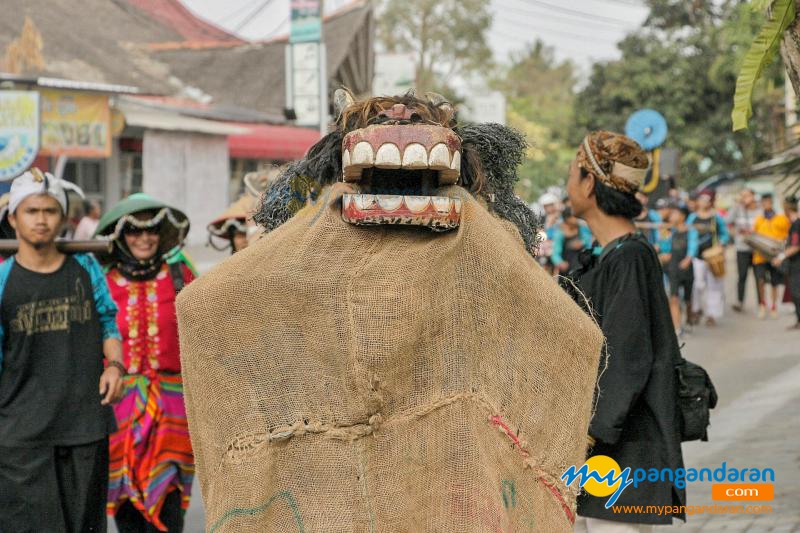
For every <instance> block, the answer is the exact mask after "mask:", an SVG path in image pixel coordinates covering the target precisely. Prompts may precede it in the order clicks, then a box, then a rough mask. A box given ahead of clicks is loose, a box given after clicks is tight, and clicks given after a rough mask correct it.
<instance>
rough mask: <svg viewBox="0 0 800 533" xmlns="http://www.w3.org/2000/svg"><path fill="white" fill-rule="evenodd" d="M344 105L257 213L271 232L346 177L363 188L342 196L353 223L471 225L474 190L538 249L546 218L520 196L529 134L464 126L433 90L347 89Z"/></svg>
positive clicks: (435, 227) (339, 103)
mask: <svg viewBox="0 0 800 533" xmlns="http://www.w3.org/2000/svg"><path fill="white" fill-rule="evenodd" d="M334 108H335V112H336V116H337V117H338V118H337V121H336V124H335V129H334V130H333V131H332V132H331V133H329V134H328V135H326V136H325V137H323V138H322V139H321V140H320V141H319V142H318V143H317V144H316V145H314V146H313V147H312V148H311V149H310V150H309V152H308V154H307V156H306V158H305V159H303V160H301V161H297V162H295V163H292V164H290V165H289V166H288V167H287V168H286V170H285V171H284V172H283V173H282V174H281V175H280V176H279V177H278V179H277V180H276V181H275V183H273V184H272V185H271V187H270V188H269V189H268V190H267V192H266V193H265V195H264V196H263V198H262V202H261V206H260V208H259V210H258V211H257V213H256V215H255V217H254V218H255V220H256V222H257V223H259V224H260V225H262V226H264V227H265V228H266V229H267V230H268V231H271V230H273V229H275V228H276V227H278V226H279V225H280V224H282V223H283V222H285V221H286V220H288V219H289V218H290V217H291V216H293V215H294V213H296V212H297V211H299V210H300V209H301V208H302V207H304V206H305V205H306V204H307V203H308V202H309V200H313V199H315V198H316V196H317V195H318V194H319V193H320V192H321V190H322V189H324V188H325V187H326V186H328V185H332V184H333V183H336V182H345V183H348V184H350V186H351V187H352V189H353V191H352V192H350V191H348V192H347V193H345V194H344V195H343V196H342V206H341V210H342V218H343V219H344V220H345V221H347V222H349V223H352V224H355V225H406V226H420V227H424V228H428V229H430V230H432V231H436V232H442V231H448V230H453V229H456V228H458V226H459V224H460V222H461V208H462V204H463V202H464V201H467V195H464V194H463V192H464V191H463V190H462V189H465V190H466V191H467V192H469V193H470V194H471V195H473V196H475V197H477V198H479V199H480V200H481V201H483V202H484V203H485V204H486V205H487V207H488V208H489V210H490V211H492V212H493V213H494V214H496V215H499V216H501V217H503V218H505V219H507V220H509V221H511V222H512V223H514V224H515V225H516V226H517V229H518V230H519V232H520V234H521V236H522V238H523V240H524V242H525V246H526V248H527V249H528V250H529V251H531V252H532V251H533V250H534V248H535V247H536V243H537V233H536V229H537V227H538V225H539V221H538V220H537V218H536V216H535V215H534V214H533V213H532V212H531V211H530V209H529V208H528V206H527V205H526V204H525V203H524V202H523V201H522V200H521V199H520V198H518V197H517V196H516V194H515V193H514V184H515V183H516V181H517V179H518V178H517V175H516V168H517V166H519V164H520V163H521V162H522V159H523V157H524V152H525V149H526V148H527V144H526V142H525V140H524V138H523V136H522V135H521V134H520V133H519V132H517V131H515V130H513V129H511V128H507V127H505V126H502V125H500V124H459V123H458V122H457V120H456V112H455V109H454V108H453V106H452V105H451V104H450V103H449V102H447V101H446V100H445V99H444V98H443V97H442V96H440V95H436V94H430V93H429V94H427V95H426V97H425V98H420V97H417V96H416V95H415V94H414V93H413V92H409V93H406V94H405V95H402V96H395V97H376V98H370V99H368V100H364V101H360V102H356V101H354V99H353V97H352V96H351V95H350V94H349V93H348V92H346V91H344V90H341V89H340V90H338V91H336V95H335V98H334ZM454 186H455V187H454ZM459 187H460V188H459Z"/></svg>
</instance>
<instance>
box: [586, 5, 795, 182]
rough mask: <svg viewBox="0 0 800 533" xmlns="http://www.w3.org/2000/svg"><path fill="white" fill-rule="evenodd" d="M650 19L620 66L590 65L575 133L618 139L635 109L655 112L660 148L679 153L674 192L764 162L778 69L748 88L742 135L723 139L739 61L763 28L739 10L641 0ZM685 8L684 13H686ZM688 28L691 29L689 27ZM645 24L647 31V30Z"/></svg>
mask: <svg viewBox="0 0 800 533" xmlns="http://www.w3.org/2000/svg"><path fill="white" fill-rule="evenodd" d="M648 3H649V4H650V7H651V10H652V12H651V15H650V18H649V19H648V22H647V23H646V25H645V27H643V28H642V29H641V30H640V31H639V32H637V33H635V34H633V35H629V36H628V37H627V38H625V39H624V40H623V41H622V42H621V43H620V44H619V48H620V50H621V52H622V58H621V59H620V60H618V61H611V62H605V63H599V64H596V65H594V67H593V69H592V73H591V77H590V79H589V83H588V84H587V85H586V87H585V88H584V89H583V90H582V91H581V92H580V94H579V95H578V98H577V102H576V110H575V120H576V125H577V126H578V127H577V128H576V131H578V132H580V133H578V134H577V136H576V137H575V138H573V144H574V143H575V142H578V141H580V138H579V136H580V135H581V134H582V132H585V131H587V130H593V129H600V128H603V129H611V130H616V131H623V130H624V126H625V121H626V119H627V117H628V116H629V115H630V114H631V113H632V112H634V111H636V110H637V109H640V108H643V107H650V108H653V109H657V110H658V111H660V112H661V113H662V114H663V115H664V116H665V117H666V119H667V122H668V124H669V128H670V134H669V139H668V141H667V146H674V147H677V148H678V149H679V150H680V152H681V180H682V185H683V186H686V187H689V186H693V185H695V184H697V183H699V182H700V181H701V180H702V179H704V178H705V177H707V176H709V175H713V174H715V173H717V172H720V171H722V170H730V169H735V168H742V167H746V166H747V165H749V164H752V163H754V162H756V161H759V160H761V159H764V158H766V157H768V156H769V154H770V150H771V148H772V146H773V145H774V143H775V141H776V134H777V132H778V130H779V128H777V127H775V126H776V124H775V120H774V118H775V116H777V115H775V112H776V111H777V110H778V107H779V106H780V104H781V103H782V102H781V100H782V89H781V85H782V83H783V81H782V76H781V72H780V68H779V67H778V66H777V65H773V66H771V67H769V68H768V69H767V70H766V71H765V73H764V77H765V78H766V83H763V84H760V85H759V86H757V88H756V92H755V94H754V98H753V107H754V113H755V115H754V120H753V122H752V127H751V129H750V130H747V131H743V132H738V133H733V132H732V131H731V116H730V113H731V103H732V95H733V93H734V90H735V87H736V78H737V74H738V70H739V67H740V65H741V63H742V59H743V57H744V54H745V53H746V51H747V50H748V48H749V46H750V43H751V42H752V41H753V38H754V37H755V35H756V34H757V33H758V31H759V29H760V28H761V26H762V25H763V23H764V17H763V15H760V14H758V13H754V12H753V11H752V10H751V9H750V7H749V6H748V5H746V4H742V3H740V2H734V1H728V2H726V3H724V4H722V5H719V6H717V5H716V4H715V3H713V2H702V1H699V0H698V1H691V2H690V1H688V0H649V1H648ZM690 8H691V9H690ZM692 20H694V21H695V23H694V24H693V23H691V21H692ZM648 24H649V25H650V26H648Z"/></svg>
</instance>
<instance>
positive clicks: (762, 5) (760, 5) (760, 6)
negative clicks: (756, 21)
mask: <svg viewBox="0 0 800 533" xmlns="http://www.w3.org/2000/svg"><path fill="white" fill-rule="evenodd" d="M772 1H773V0H752V2H751V5H752V7H753V11H766V10H767V8H769V6H771V5H772Z"/></svg>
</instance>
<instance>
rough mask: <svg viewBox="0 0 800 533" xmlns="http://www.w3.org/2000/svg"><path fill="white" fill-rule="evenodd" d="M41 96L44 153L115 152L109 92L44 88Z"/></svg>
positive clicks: (101, 154)
mask: <svg viewBox="0 0 800 533" xmlns="http://www.w3.org/2000/svg"><path fill="white" fill-rule="evenodd" d="M41 97H42V149H41V153H42V155H50V156H60V155H64V156H67V157H88V158H99V159H104V158H106V157H110V156H111V110H110V108H109V105H108V96H106V95H101V94H92V93H81V92H76V91H60V90H52V89H44V90H42V91H41Z"/></svg>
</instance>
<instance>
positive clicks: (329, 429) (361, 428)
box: [216, 392, 577, 522]
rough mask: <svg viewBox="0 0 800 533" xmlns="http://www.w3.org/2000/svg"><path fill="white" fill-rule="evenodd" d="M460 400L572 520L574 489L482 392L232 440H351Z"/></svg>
mask: <svg viewBox="0 0 800 533" xmlns="http://www.w3.org/2000/svg"><path fill="white" fill-rule="evenodd" d="M460 401H472V402H474V403H476V404H477V405H478V406H479V407H480V408H481V409H483V410H484V411H486V412H487V413H489V414H490V416H489V418H488V422H489V424H490V425H491V426H494V427H496V428H498V429H499V431H500V432H501V433H503V434H504V435H506V436H507V437H509V438H510V439H511V441H512V443H513V444H514V447H515V448H516V449H517V452H518V454H519V455H520V456H521V457H522V459H523V461H522V463H523V466H524V468H530V469H531V470H533V472H534V473H535V474H536V475H537V476H538V477H539V481H540V482H541V483H542V484H543V485H545V487H547V488H548V489H550V491H551V492H553V494H554V496H556V498H557V499H558V500H560V503H561V505H562V507H563V508H564V511H565V514H566V515H567V519H568V520H570V522H572V521H573V520H574V515H573V514H572V513H573V509H574V507H575V500H576V498H577V492H576V491H574V490H573V489H571V488H569V487H566V486H565V485H564V483H563V481H562V480H561V479H560V477H559V476H558V475H557V474H553V473H552V472H549V471H548V470H545V469H544V468H542V467H541V466H540V465H538V464H537V462H536V461H534V459H532V458H531V457H530V452H529V451H528V449H527V448H528V443H527V441H525V440H524V439H522V438H520V437H519V435H518V434H515V433H514V432H513V431H512V430H511V429H510V427H509V426H508V425H507V424H506V423H505V422H503V421H502V417H500V415H497V414H495V413H498V412H499V410H498V409H496V408H494V406H492V404H491V403H490V402H489V401H488V400H487V399H486V397H485V396H484V395H482V394H477V393H473V392H463V393H459V394H454V395H452V396H446V397H443V398H440V399H438V400H436V401H434V402H431V403H429V404H426V405H423V406H418V407H416V408H413V409H407V410H405V411H402V412H400V413H398V414H397V415H395V416H393V417H391V418H390V419H388V420H384V419H383V417H382V416H381V414H380V413H377V414H374V415H372V416H371V417H370V418H369V420H368V421H367V422H362V423H357V424H352V425H349V426H335V425H331V424H324V423H322V422H316V423H307V422H306V421H304V420H300V421H298V422H295V423H294V424H291V425H288V426H282V427H279V428H276V429H275V430H274V431H272V432H271V433H266V432H265V433H250V434H248V435H245V436H242V437H237V439H236V441H234V443H236V442H237V441H241V440H243V439H250V440H251V441H252V444H251V445H249V446H247V448H248V449H249V451H251V452H255V451H256V450H257V449H259V448H261V447H262V446H263V445H265V444H266V445H269V444H272V443H278V442H282V441H288V440H289V439H291V438H293V437H301V436H304V435H307V434H309V435H311V434H317V435H321V436H322V437H323V438H326V439H332V440H343V441H349V442H353V441H355V440H358V439H361V438H364V437H367V436H369V435H371V434H373V433H374V432H375V431H377V430H378V429H379V428H380V427H382V426H392V425H394V424H399V423H402V422H408V421H410V420H415V419H419V418H423V417H425V416H427V415H429V414H430V413H432V412H434V411H436V410H438V409H441V408H443V407H447V406H449V405H452V404H454V403H456V402H460ZM240 449H242V447H241V446H236V445H234V444H233V443H232V444H231V445H229V446H228V450H227V451H226V452H225V453H224V454H223V456H222V459H221V460H220V462H219V464H218V465H217V469H216V470H217V471H220V470H221V469H222V468H223V467H224V465H225V464H226V463H233V464H237V463H241V462H243V461H242V459H246V457H241V456H240V457H238V458H237V457H234V456H233V453H235V451H236V450H240ZM232 452H233V453H232Z"/></svg>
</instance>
